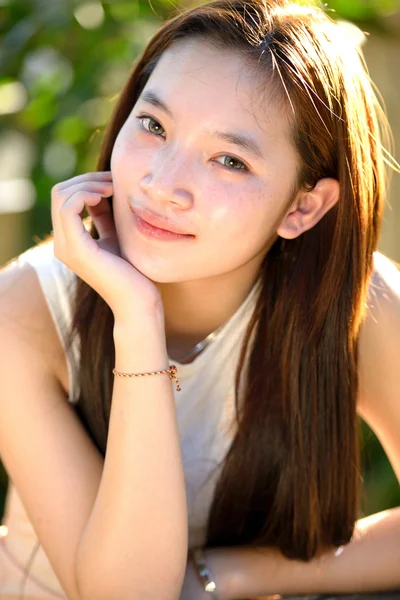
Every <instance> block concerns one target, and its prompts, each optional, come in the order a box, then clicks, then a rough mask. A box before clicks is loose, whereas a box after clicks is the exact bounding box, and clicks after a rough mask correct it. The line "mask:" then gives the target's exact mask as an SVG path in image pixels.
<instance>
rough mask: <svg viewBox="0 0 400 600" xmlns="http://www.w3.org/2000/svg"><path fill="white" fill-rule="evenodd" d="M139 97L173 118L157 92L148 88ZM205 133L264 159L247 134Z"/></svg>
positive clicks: (256, 145) (254, 142)
mask: <svg viewBox="0 0 400 600" xmlns="http://www.w3.org/2000/svg"><path fill="white" fill-rule="evenodd" d="M141 99H142V100H143V101H144V102H147V103H148V104H151V105H152V106H154V107H156V108H158V109H160V110H162V111H163V112H165V113H166V114H167V115H168V116H169V117H171V119H173V118H174V115H173V113H172V111H171V109H170V108H168V106H167V105H166V104H165V102H163V101H162V100H161V99H160V98H159V97H158V96H157V94H156V93H155V92H153V91H150V90H149V91H147V92H144V93H143V94H142V95H141ZM205 133H206V135H209V136H212V137H216V138H218V139H219V140H222V141H224V142H228V143H229V144H234V145H235V146H239V147H240V148H244V150H247V152H250V154H253V156H256V157H257V158H260V159H262V160H266V159H265V156H264V154H263V152H262V150H261V148H260V146H259V145H258V144H257V142H256V141H255V140H254V139H253V138H251V137H249V136H247V135H244V134H242V133H236V132H229V131H218V130H217V129H206V130H205Z"/></svg>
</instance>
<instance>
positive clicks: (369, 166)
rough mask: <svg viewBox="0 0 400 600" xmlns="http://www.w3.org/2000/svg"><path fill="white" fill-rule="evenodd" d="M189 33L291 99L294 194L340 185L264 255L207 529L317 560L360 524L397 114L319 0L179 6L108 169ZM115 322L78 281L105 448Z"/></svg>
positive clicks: (88, 418) (82, 408)
mask: <svg viewBox="0 0 400 600" xmlns="http://www.w3.org/2000/svg"><path fill="white" fill-rule="evenodd" d="M189 37H190V38H193V37H201V38H207V39H208V40H210V41H211V42H212V43H213V44H215V46H216V47H217V48H223V49H224V50H225V51H227V50H228V49H232V51H235V52H241V53H243V56H244V57H245V58H246V60H248V61H249V64H250V65H254V68H255V70H256V71H257V73H259V74H260V76H261V77H262V78H263V79H262V81H263V82H264V84H263V85H264V86H265V89H266V88H267V86H268V94H271V91H273V92H274V95H273V98H274V101H276V102H280V103H281V104H282V106H284V107H285V108H286V113H287V115H288V116H289V118H290V119H291V124H292V136H293V143H294V145H295V147H296V149H297V152H298V156H299V161H300V169H299V172H298V180H297V187H296V189H297V190H300V189H309V190H311V189H313V187H314V186H315V184H316V183H317V181H318V180H319V179H321V178H323V177H333V178H336V179H337V180H338V181H339V182H340V198H339V201H338V203H337V204H336V205H335V206H334V207H333V208H332V209H331V210H330V211H329V212H328V213H327V214H326V215H325V216H324V217H323V218H322V219H321V220H320V221H319V222H318V224H317V225H315V226H314V227H313V228H312V229H310V230H309V231H307V232H305V233H303V234H302V235H300V236H299V237H298V238H296V239H293V240H285V239H282V238H280V237H278V238H275V239H274V240H273V241H271V244H270V248H269V251H268V252H267V254H266V256H265V259H264V261H263V264H262V267H261V277H262V285H261V291H260V295H259V297H258V299H257V303H256V306H255V310H254V313H253V315H252V318H251V321H250V324H249V326H248V330H247V332H246V336H245V340H244V344H243V347H242V351H241V356H240V360H239V364H238V367H237V372H236V422H235V424H236V429H235V432H234V436H233V440H232V443H231V445H230V447H229V450H228V452H227V455H226V456H225V457H224V460H223V463H222V470H221V474H220V476H219V479H218V482H217V485H216V489H215V494H214V498H213V501H212V505H211V508H210V513H209V519H208V524H207V537H206V545H207V546H230V545H244V544H246V545H254V546H269V545H274V546H277V547H279V548H280V550H281V551H282V552H283V553H284V554H285V555H286V556H288V557H293V558H298V559H303V560H309V559H311V558H312V557H313V556H315V554H316V553H317V552H318V551H320V550H321V549H323V548H325V547H327V546H332V545H334V546H338V545H341V544H344V543H346V542H348V541H349V540H350V539H351V536H352V533H353V527H354V523H355V520H356V519H357V511H358V499H359V497H358V488H359V479H360V469H359V456H358V454H359V448H358V422H357V415H356V399H357V389H358V375H357V363H358V334H359V330H360V325H361V323H362V320H363V318H364V310H365V308H364V306H365V303H366V294H367V287H368V280H369V277H370V275H371V271H372V260H373V252H374V250H375V249H376V247H377V240H378V236H379V231H380V226H381V219H382V210H383V201H384V198H385V194H386V181H387V177H386V175H387V174H386V169H385V164H384V163H385V160H386V157H385V150H384V145H383V144H382V142H383V141H384V142H385V145H387V144H388V143H389V141H390V139H389V138H388V136H387V133H388V126H387V121H386V117H385V115H384V112H383V110H382V109H381V107H380V105H379V103H378V101H377V98H376V95H375V94H374V92H373V89H372V86H371V82H370V80H369V77H368V74H367V72H366V69H365V67H364V65H363V58H362V54H361V51H360V50H359V49H357V48H355V47H352V46H351V45H350V44H347V43H346V41H345V40H343V39H342V34H341V32H340V28H339V26H338V25H336V24H335V23H334V22H333V20H332V19H331V18H330V17H329V16H327V15H326V14H325V13H324V11H323V10H322V9H321V8H318V7H315V6H308V7H305V6H302V7H300V6H298V5H296V4H293V3H290V2H285V1H283V0H281V1H277V0H216V1H214V2H211V3H209V4H206V5H204V6H200V7H198V8H193V9H190V10H186V11H184V12H182V13H181V14H178V15H176V16H175V17H174V18H172V19H170V20H169V21H167V22H166V23H165V24H164V25H163V26H162V27H161V29H160V30H159V31H158V33H157V34H156V35H155V36H154V37H153V39H152V40H151V41H150V43H149V44H148V46H147V47H146V49H145V50H144V52H143V54H142V56H141V57H140V58H139V60H138V61H137V63H136V65H135V66H134V68H133V70H132V73H131V75H130V77H129V79H128V81H127V83H126V85H125V87H124V89H123V90H122V92H121V95H120V97H119V101H118V103H117V105H116V107H115V109H114V113H113V115H112V118H111V121H110V123H109V125H108V128H107V130H106V134H105V137H104V141H103V145H102V149H101V153H100V156H99V159H98V164H97V169H98V170H100V171H105V170H110V157H111V152H112V149H113V146H114V142H115V139H116V137H117V135H118V133H119V131H120V129H121V127H122V125H123V124H124V122H125V120H126V119H127V117H128V115H129V114H130V112H131V110H132V108H133V106H134V104H135V103H136V101H137V99H138V97H139V95H140V94H141V91H142V90H143V88H144V86H145V84H146V82H147V80H148V78H149V76H150V74H151V72H152V70H153V69H154V67H155V65H156V64H157V61H158V59H159V58H160V56H161V54H162V53H163V52H164V51H165V50H166V49H167V48H168V47H170V46H171V44H173V43H174V42H175V41H177V40H180V39H183V38H189ZM257 81H261V80H257ZM260 93H261V87H260ZM386 156H387V155H386ZM291 200H292V198H291ZM111 203H112V199H111ZM288 206H289V205H288ZM288 206H287V207H285V209H287V208H288ZM91 235H92V236H93V237H97V236H98V235H97V232H96V229H95V227H94V226H93V225H92V229H91ZM112 331H113V315H112V313H111V311H110V309H109V307H108V306H107V305H106V303H105V302H104V301H103V299H102V298H101V297H99V295H98V294H97V293H96V292H95V291H94V290H93V289H91V288H90V287H89V286H88V285H87V284H86V283H85V282H84V281H81V280H79V279H78V287H77V294H76V306H75V314H74V320H73V329H72V331H71V340H72V338H73V337H74V336H75V335H78V336H79V339H80V344H81V360H80V373H79V384H80V397H79V402H78V404H77V411H78V413H79V415H80V417H81V419H82V422H83V423H84V425H85V427H86V428H87V431H88V433H89V434H90V436H91V437H92V439H93V441H94V443H95V444H96V445H97V447H98V448H99V450H100V451H101V452H102V453H103V454H104V453H105V449H106V443H107V430H108V422H109V415H110V404H111V398H112V387H113V378H112V373H111V371H112V368H113V366H114V344H113V335H112ZM252 336H253V337H252ZM250 339H252V340H253V341H252V344H251V345H250ZM247 351H248V352H249V354H248V361H245V357H246V353H247ZM243 378H245V379H243ZM243 382H244V385H243V393H242V394H240V393H239V390H242V383H243ZM243 482H245V484H243Z"/></svg>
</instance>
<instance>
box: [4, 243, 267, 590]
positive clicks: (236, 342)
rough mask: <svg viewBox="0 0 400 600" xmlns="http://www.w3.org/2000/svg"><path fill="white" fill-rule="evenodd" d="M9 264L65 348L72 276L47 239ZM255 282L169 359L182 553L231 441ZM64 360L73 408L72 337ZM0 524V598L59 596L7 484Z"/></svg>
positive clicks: (199, 539)
mask: <svg viewBox="0 0 400 600" xmlns="http://www.w3.org/2000/svg"><path fill="white" fill-rule="evenodd" d="M14 262H15V263H16V264H17V265H20V266H22V265H23V264H24V263H26V262H28V263H29V264H30V265H32V267H33V268H34V269H35V271H36V273H37V276H38V278H39V281H40V285H41V287H42V290H43V294H44V296H45V298H46V301H47V304H48V307H49V310H50V312H51V315H52V317H53V320H54V323H55V326H56V328H57V332H58V334H59V336H60V340H61V342H62V344H63V347H64V350H65V348H66V346H65V342H66V336H67V332H68V330H69V327H70V324H71V319H72V310H71V299H72V295H73V292H74V289H75V285H76V275H75V273H73V272H72V271H71V270H70V269H68V267H66V266H65V265H64V264H63V263H62V262H60V261H59V260H58V259H57V258H56V257H55V256H54V252H53V243H52V242H49V243H46V244H42V245H40V246H37V247H33V248H31V249H29V250H27V251H26V252H24V253H23V254H21V255H20V256H19V257H18V258H17V259H16V260H15V261H14ZM259 284H260V280H257V282H256V283H255V284H254V286H253V288H252V290H251V291H250V293H249V295H248V296H247V298H246V299H245V301H244V302H243V304H242V305H241V306H240V307H239V308H238V310H237V311H236V312H235V313H234V315H233V316H232V317H231V318H230V319H229V321H228V322H227V323H225V325H224V326H223V327H222V329H221V330H220V332H219V333H218V335H217V337H216V338H215V339H214V340H213V342H212V343H211V344H210V345H209V346H207V347H206V348H205V349H204V350H203V352H202V353H201V354H199V355H198V356H197V357H196V358H195V359H194V361H193V362H191V363H190V364H186V365H185V364H181V363H179V362H177V361H176V360H175V359H171V358H170V362H173V363H174V364H176V366H177V368H178V380H179V383H180V387H181V389H182V391H180V392H176V389H175V386H173V389H174V394H175V402H176V414H177V422H178V428H179V434H180V441H181V449H182V458H183V467H184V474H185V484H186V494H187V505H188V521H189V522H188V526H189V548H192V547H194V546H196V545H202V544H204V543H205V534H206V523H207V517H208V512H209V509H210V504H211V501H212V497H213V492H214V489H215V484H216V481H217V478H218V475H219V473H220V466H218V464H221V461H223V458H224V456H225V454H226V452H227V450H228V448H229V446H230V443H231V442H232V437H233V431H234V427H233V426H234V421H233V416H234V385H235V384H234V379H235V373H236V365H237V361H238V358H239V352H240V349H241V342H242V339H243V335H244V333H245V331H246V328H247V324H248V322H249V320H250V317H251V314H252V312H253V309H254V306H255V302H256V299H257V296H258V294H257V290H258V289H259ZM227 293H229V290H227ZM66 359H67V366H68V375H69V398H68V400H69V402H71V403H76V402H77V399H78V395H79V387H78V377H77V375H78V366H79V348H78V341H77V340H76V341H75V343H74V345H73V346H72V347H71V349H70V351H69V352H68V353H67V352H66ZM3 525H4V527H3V528H0V540H1V542H2V543H1V544H0V597H1V595H2V594H6V593H8V594H10V595H13V594H15V596H16V597H17V596H18V595H19V593H20V592H21V590H22V589H23V590H24V594H25V595H29V594H30V595H31V596H36V597H40V598H64V599H65V598H66V596H65V594H64V592H63V590H62V588H61V586H60V584H59V582H58V580H57V578H56V575H55V573H54V571H53V569H52V567H51V565H50V563H49V561H48V559H47V556H46V555H45V553H44V551H43V549H42V547H41V546H40V544H39V541H38V538H37V535H36V533H35V531H34V530H33V527H32V525H31V523H30V521H29V519H28V517H27V514H26V511H25V509H24V506H23V504H22V501H21V498H20V497H19V495H18V493H17V490H16V489H15V487H14V486H13V484H12V482H11V480H10V481H9V490H8V494H7V499H6V507H5V515H4V519H3ZM7 528H8V531H7ZM1 532H2V533H1ZM2 534H3V535H2ZM37 546H39V550H38V551H37V552H36V554H35V556H34V558H33V560H32V562H31V563H30V576H29V577H28V578H27V580H26V582H25V585H24V586H23V580H24V575H23V572H22V571H21V565H22V566H23V567H26V566H27V565H28V562H29V560H30V556H31V554H32V553H33V551H34V550H35V548H36V547H37Z"/></svg>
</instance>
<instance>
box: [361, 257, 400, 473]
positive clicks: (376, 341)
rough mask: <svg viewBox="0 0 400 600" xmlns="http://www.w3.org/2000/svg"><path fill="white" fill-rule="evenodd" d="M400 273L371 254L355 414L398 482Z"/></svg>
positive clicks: (399, 466) (380, 258)
mask: <svg viewBox="0 0 400 600" xmlns="http://www.w3.org/2000/svg"><path fill="white" fill-rule="evenodd" d="M399 356H400V270H399V269H398V268H397V266H396V263H394V262H393V261H391V260H390V259H389V258H387V257H386V256H384V255H383V254H382V253H380V252H375V254H374V268H373V273H372V275H371V279H370V284H369V290H368V301H367V313H366V317H365V320H364V323H363V325H362V327H361V330H360V337H359V394H358V412H359V414H360V416H361V417H362V418H363V419H364V420H365V421H366V422H367V423H368V424H369V425H370V427H371V428H372V429H373V431H374V432H375V434H376V435H377V436H378V438H379V439H380V441H381V443H382V445H383V447H384V448H385V450H386V452H387V454H388V456H389V458H390V460H391V462H392V465H393V467H394V469H395V471H396V472H397V473H398V476H399V479H400V363H399Z"/></svg>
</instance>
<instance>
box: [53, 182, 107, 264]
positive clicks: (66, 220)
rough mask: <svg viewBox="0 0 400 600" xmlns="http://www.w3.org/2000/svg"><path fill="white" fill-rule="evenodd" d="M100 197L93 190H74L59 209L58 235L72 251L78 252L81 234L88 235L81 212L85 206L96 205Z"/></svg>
mask: <svg viewBox="0 0 400 600" xmlns="http://www.w3.org/2000/svg"><path fill="white" fill-rule="evenodd" d="M101 199H102V196H101V195H100V194H96V193H94V192H87V191H86V190H85V191H78V192H75V193H74V194H73V195H72V196H71V197H70V198H68V200H66V202H64V204H63V205H62V207H61V209H60V224H61V229H60V230H59V232H60V234H61V235H60V237H61V239H62V241H63V242H65V243H66V244H67V246H68V248H69V249H70V250H71V251H72V250H73V251H74V253H79V248H78V246H79V241H80V240H82V236H89V235H90V234H89V233H88V232H87V231H86V229H85V227H84V225H83V223H82V219H81V217H80V214H81V212H82V211H83V210H84V208H85V206H88V207H92V206H96V205H97V204H98V203H99V202H100V201H101Z"/></svg>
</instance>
